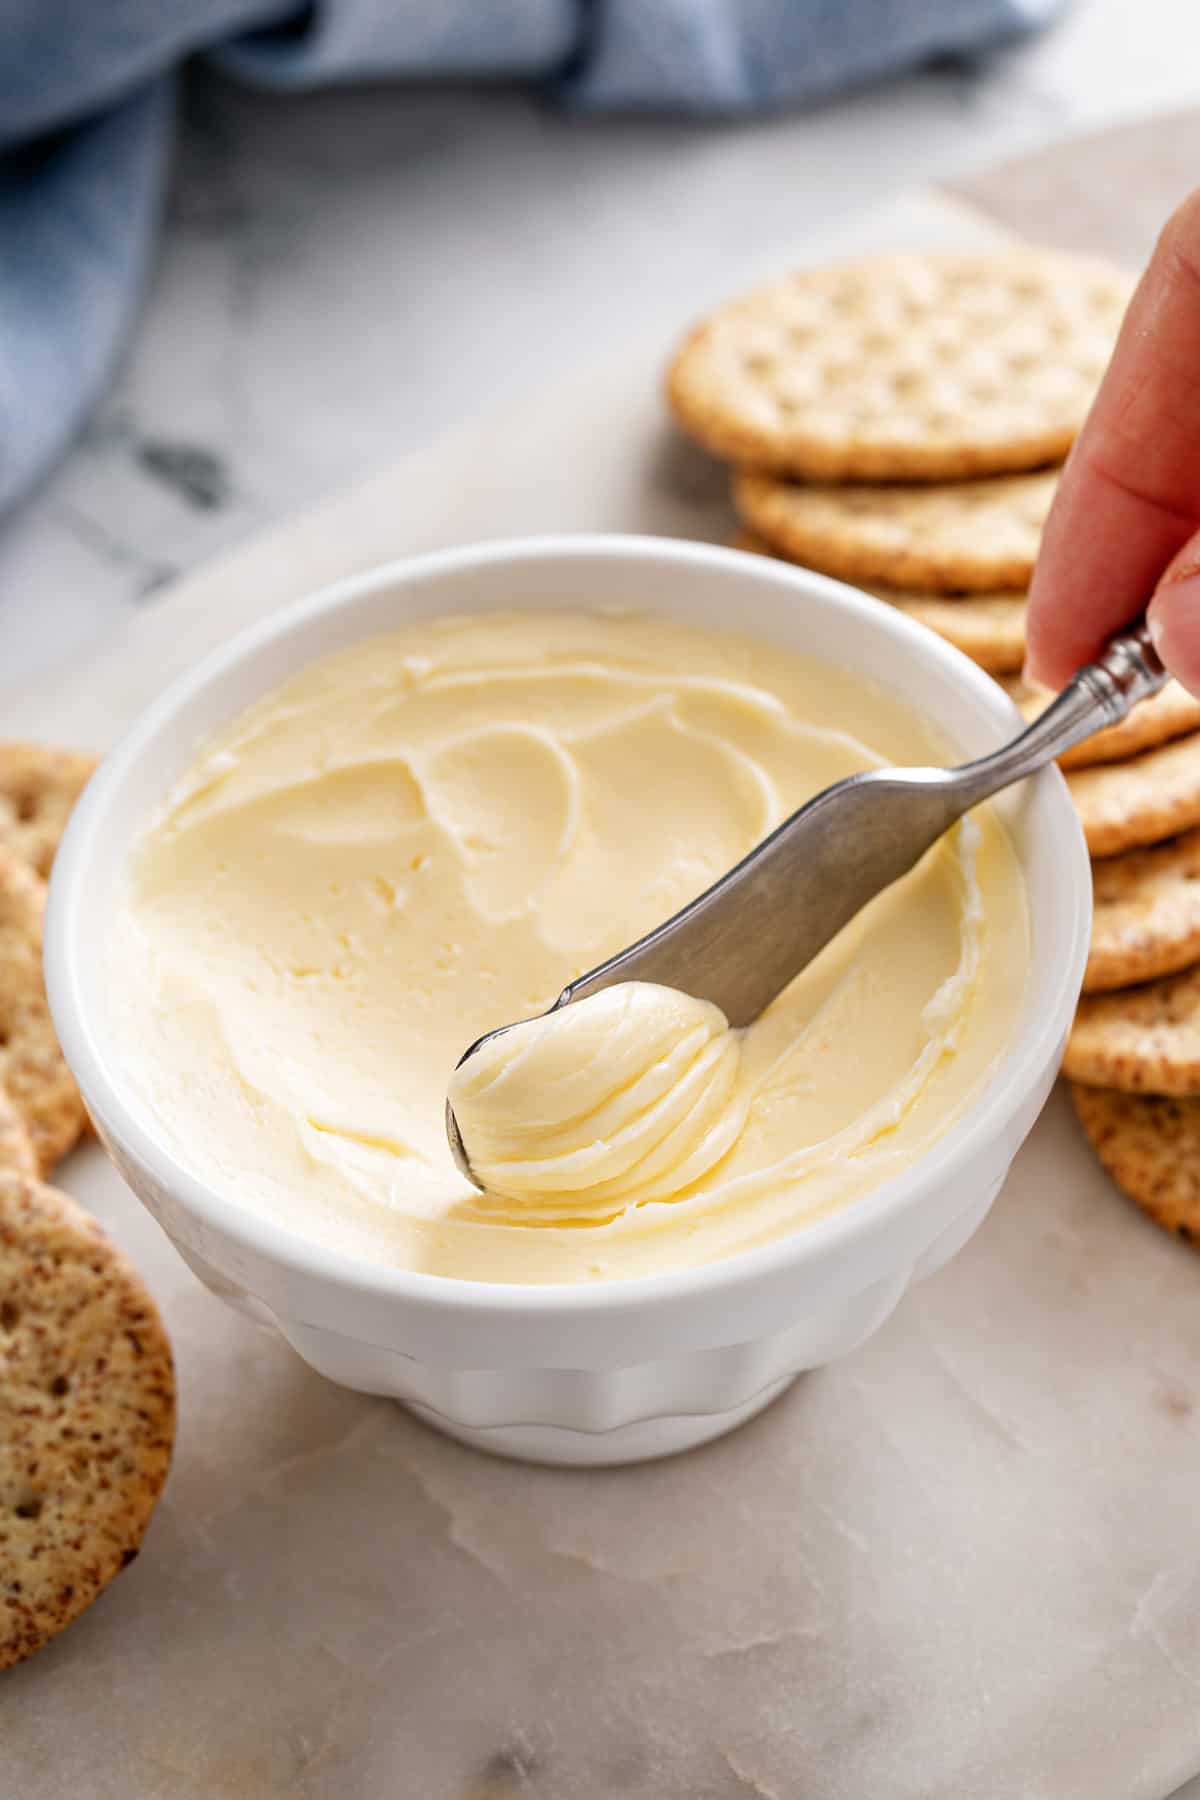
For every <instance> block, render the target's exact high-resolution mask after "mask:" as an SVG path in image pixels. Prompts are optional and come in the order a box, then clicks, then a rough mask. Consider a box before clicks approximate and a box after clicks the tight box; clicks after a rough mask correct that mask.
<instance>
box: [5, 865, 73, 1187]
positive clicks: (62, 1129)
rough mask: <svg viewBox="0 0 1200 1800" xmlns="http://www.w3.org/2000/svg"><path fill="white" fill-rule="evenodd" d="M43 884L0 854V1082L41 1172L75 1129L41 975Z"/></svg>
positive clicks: (68, 1082)
mask: <svg viewBox="0 0 1200 1800" xmlns="http://www.w3.org/2000/svg"><path fill="white" fill-rule="evenodd" d="M45 901H46V889H45V885H44V883H43V882H41V881H40V880H39V879H38V877H37V876H36V875H35V874H34V873H33V871H32V870H31V869H28V868H26V866H25V864H24V863H22V862H19V861H18V860H17V858H16V857H15V856H13V855H12V854H11V852H5V851H2V850H0V1085H2V1086H3V1087H4V1089H5V1090H6V1092H7V1094H8V1097H9V1099H10V1100H11V1101H12V1103H13V1105H14V1107H15V1108H16V1110H17V1113H18V1115H19V1116H20V1119H21V1123H22V1124H23V1125H24V1127H25V1129H26V1131H27V1132H28V1133H29V1137H30V1140H31V1142H32V1144H33V1150H34V1155H35V1157H36V1158H37V1166H38V1170H39V1172H40V1173H41V1174H43V1175H46V1174H49V1172H50V1170H51V1169H53V1167H54V1165H55V1164H56V1163H57V1162H58V1161H59V1160H60V1159H61V1158H62V1157H64V1156H65V1155H66V1153H67V1151H68V1150H70V1148H71V1147H72V1145H73V1144H75V1143H76V1142H77V1140H78V1138H79V1135H80V1133H81V1132H82V1130H83V1124H84V1116H85V1115H84V1110H83V1101H82V1099H81V1098H80V1095H79V1089H78V1088H77V1087H76V1086H75V1082H74V1079H73V1078H72V1075H71V1071H70V1069H68V1067H67V1065H66V1061H65V1060H64V1058H63V1053H62V1051H61V1050H60V1049H59V1047H58V1039H57V1037H56V1036H55V1034H54V1025H53V1022H52V1020H51V1018H50V1008H49V1006H48V1004H47V1001H46V986H45V982H44V980H43V978H42V913H43V911H44V909H45Z"/></svg>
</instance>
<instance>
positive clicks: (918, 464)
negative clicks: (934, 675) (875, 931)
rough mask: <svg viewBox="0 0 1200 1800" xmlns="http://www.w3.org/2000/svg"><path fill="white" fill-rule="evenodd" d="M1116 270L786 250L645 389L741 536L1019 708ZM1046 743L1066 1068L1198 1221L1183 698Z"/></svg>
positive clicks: (1144, 1199)
mask: <svg viewBox="0 0 1200 1800" xmlns="http://www.w3.org/2000/svg"><path fill="white" fill-rule="evenodd" d="M1131 289H1132V283H1131V281H1130V279H1129V277H1128V276H1126V275H1125V274H1124V273H1122V272H1121V271H1120V270H1118V269H1115V268H1112V267H1110V266H1109V265H1108V264H1106V263H1103V262H1098V261H1096V260H1094V259H1091V258H1087V257H1077V256H1068V255H1062V254H1058V253H1055V252H1051V251H1044V250H1037V249H1033V248H1012V249H1002V250H997V251H987V252H978V251H976V252H962V253H951V254H927V255H922V254H911V255H903V256H889V257H881V258H875V259H872V260H869V261H864V262H856V263H846V264H841V265H836V266H832V267H828V268H818V269H812V270H807V271H804V272H802V273H800V274H798V275H795V276H793V277H791V278H790V279H786V280H782V281H777V282H774V283H772V284H770V285H769V286H766V287H762V288H759V289H756V290H754V291H753V292H751V293H748V294H745V295H743V296H741V297H740V298H738V299H735V300H733V301H731V302H729V303H728V304H727V305H725V306H722V307H721V308H719V309H718V310H717V311H716V312H715V313H714V314H712V315H711V316H710V317H709V318H707V319H705V320H703V321H701V322H700V324H698V325H697V326H696V327H695V328H694V329H693V330H692V331H691V332H690V333H689V334H688V336H687V337H686V338H685V339H684V341H683V343H682V344H681V346H680V347H679V349H678V351H677V353H676V355H675V357H674V360H673V362H672V364H671V367H670V370H669V373H668V377H667V392H668V398H669V401H670V404H671V407H672V410H673V411H674V413H675V416H676V418H677V419H678V421H679V422H680V424H681V425H682V426H683V429H684V430H685V431H686V432H687V433H688V434H689V435H690V436H691V437H692V438H694V439H695V440H696V441H697V442H698V443H700V444H701V445H703V446H704V448H705V449H707V450H709V451H711V452H712V453H714V454H715V455H717V456H719V457H722V458H724V459H725V460H726V461H728V462H729V463H730V464H731V465H732V485H733V500H734V505H735V507H736V509H737V512H738V514H739V517H740V519H741V521H742V526H743V530H742V533H741V535H740V537H739V538H738V540H737V541H738V543H739V544H740V545H741V546H742V548H744V549H752V550H756V551H759V552H761V553H762V554H765V555H772V556H777V557H782V558H784V559H786V560H788V561H791V562H796V563H801V564H804V565H805V566H806V567H808V568H813V569H820V570H822V571H824V572H825V573H827V574H830V575H835V576H838V577H840V578H841V579H842V580H844V581H850V582H853V583H855V584H857V585H859V586H861V587H864V588H866V589H867V591H868V592H871V593H873V594H875V595H876V596H877V597H878V598H880V599H882V600H886V601H887V602H889V603H890V604H891V605H893V606H895V607H898V608H899V609H900V610H901V611H903V612H905V613H907V614H908V615H909V616H910V617H911V618H914V619H916V620H918V621H919V622H920V623H922V624H924V625H926V626H928V627H929V628H930V629H931V630H933V631H935V632H937V633H938V634H939V635H940V636H941V637H943V638H945V639H947V640H948V641H949V642H950V643H952V644H954V645H955V646H956V647H957V648H958V649H959V650H962V651H964V652H965V653H966V655H968V656H969V657H971V658H972V659H973V661H975V662H976V663H978V664H979V665H980V667H981V668H983V669H986V670H987V671H988V672H989V673H990V674H992V675H994V676H996V677H997V678H998V679H1000V680H1001V681H1002V682H1003V683H1004V685H1005V686H1006V687H1007V688H1008V690H1009V692H1010V693H1011V694H1012V696H1013V698H1014V699H1015V700H1016V702H1017V704H1018V705H1019V706H1020V707H1021V708H1022V710H1023V711H1024V712H1025V713H1026V715H1027V716H1028V717H1030V718H1032V717H1034V716H1036V714H1037V713H1038V712H1039V711H1040V710H1041V708H1042V707H1043V706H1044V705H1045V704H1046V703H1047V700H1048V698H1049V696H1047V695H1044V694H1038V693H1032V692H1030V691H1029V690H1028V689H1026V688H1025V687H1024V686H1023V685H1022V683H1021V681H1020V679H1019V675H1018V671H1019V670H1020V668H1021V665H1022V663H1023V660H1024V655H1025V595H1026V590H1027V588H1028V585H1029V581H1030V577H1031V575H1032V573H1033V566H1034V562H1035V559H1036V557H1037V552H1038V547H1039V543H1040V539H1041V533H1042V527H1043V524H1044V522H1045V519H1046V515H1047V513H1048V511H1049V507H1050V502H1051V500H1052V499H1053V496H1054V489H1055V484H1056V482H1057V479H1058V470H1059V467H1060V465H1061V463H1062V460H1063V458H1064V457H1065V455H1066V453H1067V451H1068V449H1069V448H1070V445H1071V443H1072V441H1073V440H1074V438H1075V436H1076V434H1077V432H1078V430H1079V427H1080V425H1081V424H1082V423H1083V419H1084V417H1085V415H1086V413H1087V409H1088V407H1089V406H1090V404H1091V400H1092V397H1093V395H1094V393H1095V391H1096V388H1097V386H1098V384H1099V381H1100V378H1101V376H1102V374H1103V371H1104V368H1105V366H1106V364H1107V361H1108V357H1109V355H1110V353H1111V350H1112V346H1113V343H1114V342H1115V339H1116V334H1117V330H1118V328H1119V326H1120V322H1121V319H1122V316H1123V314H1124V310H1125V306H1126V304H1127V301H1128V298H1129V295H1130V292H1131ZM814 648H817V649H819V646H814ZM1063 763H1064V767H1065V768H1066V769H1067V770H1068V774H1067V781H1068V784H1069V786H1070V789H1071V793H1072V797H1073V799H1074V801H1075V804H1076V806H1077V808H1078V810H1079V814H1080V818H1081V820H1082V822H1083V827H1084V832H1085V835H1086V837H1087V842H1088V847H1089V849H1090V851H1091V854H1092V857H1093V866H1094V874H1095V890H1096V915H1095V926H1094V931H1093V940H1092V950H1091V956H1090V959H1089V962H1088V968H1087V976H1086V979H1085V983H1084V998H1083V1001H1082V1003H1081V1005H1080V1009H1079V1014H1078V1018H1077V1021H1076V1024H1075V1028H1074V1031H1073V1033H1072V1036H1071V1039H1070V1043H1069V1046H1068V1049H1067V1055H1066V1062H1065V1070H1066V1073H1067V1075H1068V1076H1069V1077H1070V1079H1071V1082H1072V1087H1073V1093H1074V1097H1075V1104H1076V1107H1077V1110H1078V1113H1079V1117H1080V1119H1081V1121H1082V1124H1083V1127H1084V1130H1085V1131H1086V1132H1087V1134H1088V1136H1089V1138H1090V1139H1091V1141H1092V1142H1093V1144H1094V1145H1095V1146H1096V1149H1097V1151H1098V1152H1099V1154H1100V1156H1101V1158H1102V1160H1103V1161H1104V1163H1105V1165H1106V1167H1107V1168H1108V1169H1109V1171H1110V1172H1111V1174H1112V1175H1113V1176H1114V1177H1115V1179H1116V1180H1117V1182H1118V1183H1119V1184H1120V1185H1121V1186H1122V1187H1123V1188H1124V1189H1125V1191H1126V1192H1127V1193H1129V1194H1130V1195H1131V1196H1132V1197H1133V1198H1134V1199H1135V1200H1137V1201H1138V1203H1139V1204H1140V1205H1142V1206H1143V1207H1144V1208H1146V1209H1147V1210H1148V1211H1149V1212H1150V1213H1151V1214H1152V1215H1153V1216H1154V1217H1155V1218H1156V1219H1158V1220H1159V1222H1160V1223H1163V1224H1165V1225H1167V1226H1169V1227H1170V1228H1171V1229H1173V1230H1176V1231H1178V1232H1180V1233H1181V1234H1182V1235H1184V1236H1189V1237H1190V1236H1191V1235H1193V1233H1196V1234H1197V1235H1200V701H1197V700H1195V699H1194V698H1193V697H1192V696H1191V695H1190V694H1187V693H1185V692H1184V691H1183V689H1182V688H1180V687H1179V686H1177V685H1176V684H1174V683H1172V684H1170V685H1169V686H1168V687H1167V688H1166V689H1165V690H1164V691H1163V692H1162V693H1161V694H1159V695H1158V696H1157V697H1156V698H1155V699H1153V700H1149V701H1145V702H1144V703H1143V704H1142V705H1141V706H1139V707H1137V708H1136V709H1135V710H1134V712H1133V713H1132V714H1131V715H1130V717H1129V718H1128V720H1126V721H1125V723H1124V724H1122V725H1120V726H1117V727H1115V728H1114V729H1112V730H1110V731H1106V732H1103V733H1101V734H1100V735H1098V736H1097V737H1095V738H1093V739H1091V740H1090V741H1089V742H1088V743H1086V744H1081V745H1079V746H1078V747H1077V748H1076V749H1075V750H1073V751H1071V752H1069V753H1068V755H1067V756H1066V757H1064V758H1063Z"/></svg>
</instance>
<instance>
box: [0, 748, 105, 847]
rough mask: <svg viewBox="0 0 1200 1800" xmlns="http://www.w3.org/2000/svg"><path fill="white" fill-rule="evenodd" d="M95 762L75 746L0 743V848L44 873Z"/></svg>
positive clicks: (92, 757) (93, 758)
mask: <svg viewBox="0 0 1200 1800" xmlns="http://www.w3.org/2000/svg"><path fill="white" fill-rule="evenodd" d="M95 767H96V759H95V757H94V756H83V755H81V754H80V753H79V752H78V751H76V750H49V749H47V748H45V746H44V745H41V744H4V743H0V850H10V851H12V852H13V853H14V854H15V855H17V856H19V857H20V858H21V859H22V861H24V862H27V863H29V864H30V865H31V867H32V868H34V869H36V870H37V872H38V874H39V875H41V876H42V877H43V879H44V878H45V877H46V876H48V875H49V873H50V865H51V864H52V863H53V861H54V853H55V851H56V850H57V849H58V844H59V839H60V838H61V837H62V834H63V832H64V830H65V829H66V824H67V820H68V819H69V818H70V816H71V808H72V807H73V806H74V804H75V802H76V800H78V798H79V796H80V794H81V793H82V792H83V788H84V785H85V783H86V782H87V780H88V777H89V776H90V775H91V774H92V771H93V770H94V769H95Z"/></svg>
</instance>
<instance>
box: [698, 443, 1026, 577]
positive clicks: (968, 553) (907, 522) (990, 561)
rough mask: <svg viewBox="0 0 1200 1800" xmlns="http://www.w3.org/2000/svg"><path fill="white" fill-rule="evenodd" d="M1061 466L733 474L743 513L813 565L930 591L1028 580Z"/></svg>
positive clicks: (776, 545)
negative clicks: (954, 478)
mask: <svg viewBox="0 0 1200 1800" xmlns="http://www.w3.org/2000/svg"><path fill="white" fill-rule="evenodd" d="M1057 480H1058V472H1057V470H1053V469H1044V470H1042V471H1041V472H1040V473H1039V474H1037V475H998V476H993V477H991V478H990V479H989V480H986V481H962V482H959V483H958V484H957V485H956V486H952V487H914V486H911V485H910V486H906V487H900V486H896V487H799V486H797V485H796V484H795V483H794V482H787V481H780V480H778V479H777V477H775V476H774V475H755V474H742V475H737V476H735V477H734V484H733V498H734V504H735V506H736V507H737V511H738V515H739V517H740V518H741V519H743V520H744V521H745V523H746V524H747V525H749V526H751V527H752V529H753V530H755V531H757V532H758V534H759V535H760V537H763V538H765V539H766V541H767V543H768V544H769V545H770V546H771V548H772V549H773V550H779V551H782V552H783V554H784V555H786V556H789V557H791V558H792V559H793V561H795V562H800V563H804V564H805V565H806V566H807V567H808V568H810V569H823V570H824V571H825V573H826V574H827V575H840V576H841V577H842V579H843V580H845V581H858V582H864V581H871V582H880V583H882V584H883V585H884V586H886V587H889V588H903V589H906V590H910V591H911V590H914V589H915V590H919V591H921V592H923V593H928V592H933V593H937V594H956V593H995V592H996V591H997V590H998V589H1003V590H1005V591H1007V592H1012V591H1013V590H1019V591H1021V592H1024V590H1025V589H1026V588H1027V587H1028V585H1029V580H1030V577H1031V576H1032V574H1033V565H1034V562H1035V560H1036V558H1037V552H1038V545H1039V543H1040V542H1041V536H1042V526H1043V525H1044V524H1045V521H1046V514H1047V513H1048V512H1049V510H1050V502H1051V500H1052V499H1053V498H1054V489H1055V485H1056V483H1057Z"/></svg>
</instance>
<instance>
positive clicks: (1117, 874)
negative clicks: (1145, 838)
mask: <svg viewBox="0 0 1200 1800" xmlns="http://www.w3.org/2000/svg"><path fill="white" fill-rule="evenodd" d="M1092 882H1093V888H1094V891H1095V907H1094V911H1093V914H1092V947H1091V950H1090V952H1089V954H1088V963H1087V972H1086V974H1085V975H1084V978H1083V991H1084V993H1085V994H1094V993H1102V992H1106V991H1108V990H1110V989H1112V988H1123V987H1132V986H1134V984H1135V983H1137V982H1142V981H1153V980H1156V979H1157V978H1158V977H1159V976H1162V975H1174V974H1177V973H1178V972H1179V970H1180V969H1187V968H1190V967H1191V966H1192V964H1193V963H1197V962H1200V831H1188V832H1185V833H1184V834H1183V836H1182V837H1177V838H1169V839H1168V840H1167V842H1166V843H1165V844H1156V845H1155V846H1154V847H1153V848H1152V849H1150V850H1129V851H1127V852H1126V854H1125V855H1124V856H1110V857H1107V858H1105V860H1104V861H1102V862H1098V863H1096V864H1095V866H1094V868H1093V870H1092Z"/></svg>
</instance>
